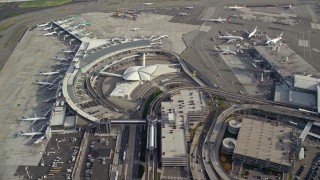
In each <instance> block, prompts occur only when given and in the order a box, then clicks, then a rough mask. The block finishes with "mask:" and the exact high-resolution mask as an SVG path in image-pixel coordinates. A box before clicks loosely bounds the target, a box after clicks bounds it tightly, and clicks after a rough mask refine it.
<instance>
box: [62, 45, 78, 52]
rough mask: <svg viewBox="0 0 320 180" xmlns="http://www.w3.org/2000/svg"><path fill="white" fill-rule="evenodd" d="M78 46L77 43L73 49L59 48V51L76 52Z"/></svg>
mask: <svg viewBox="0 0 320 180" xmlns="http://www.w3.org/2000/svg"><path fill="white" fill-rule="evenodd" d="M78 47H79V46H78V45H77V46H75V47H74V48H73V49H69V50H63V49H61V51H62V52H64V53H67V54H71V53H76V52H77V48H78Z"/></svg>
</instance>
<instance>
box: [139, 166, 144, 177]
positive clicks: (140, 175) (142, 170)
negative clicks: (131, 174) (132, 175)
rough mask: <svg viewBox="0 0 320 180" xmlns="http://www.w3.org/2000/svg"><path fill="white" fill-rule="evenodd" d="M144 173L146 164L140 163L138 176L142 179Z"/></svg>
mask: <svg viewBox="0 0 320 180" xmlns="http://www.w3.org/2000/svg"><path fill="white" fill-rule="evenodd" d="M143 174H144V166H142V165H139V171H138V178H139V179H141V178H142V176H143Z"/></svg>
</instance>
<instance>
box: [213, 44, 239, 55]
mask: <svg viewBox="0 0 320 180" xmlns="http://www.w3.org/2000/svg"><path fill="white" fill-rule="evenodd" d="M215 49H216V50H217V51H218V52H220V53H221V54H233V55H236V54H237V52H236V51H232V50H230V49H229V46H227V48H226V49H223V48H219V49H218V48H215Z"/></svg>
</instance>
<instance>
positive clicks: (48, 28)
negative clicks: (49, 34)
mask: <svg viewBox="0 0 320 180" xmlns="http://www.w3.org/2000/svg"><path fill="white" fill-rule="evenodd" d="M52 28H53V26H52V24H51V26H50V27H47V28H44V29H43V30H45V31H47V30H50V29H52Z"/></svg>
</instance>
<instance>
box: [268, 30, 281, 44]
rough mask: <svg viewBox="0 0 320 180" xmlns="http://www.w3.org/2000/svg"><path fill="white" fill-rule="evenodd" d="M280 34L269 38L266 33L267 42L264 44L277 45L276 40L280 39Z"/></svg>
mask: <svg viewBox="0 0 320 180" xmlns="http://www.w3.org/2000/svg"><path fill="white" fill-rule="evenodd" d="M282 34H283V33H281V34H280V35H279V36H278V37H276V38H274V39H271V38H270V37H269V36H268V35H266V38H267V42H266V45H269V46H270V45H277V42H278V41H280V40H281V39H282Z"/></svg>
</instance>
